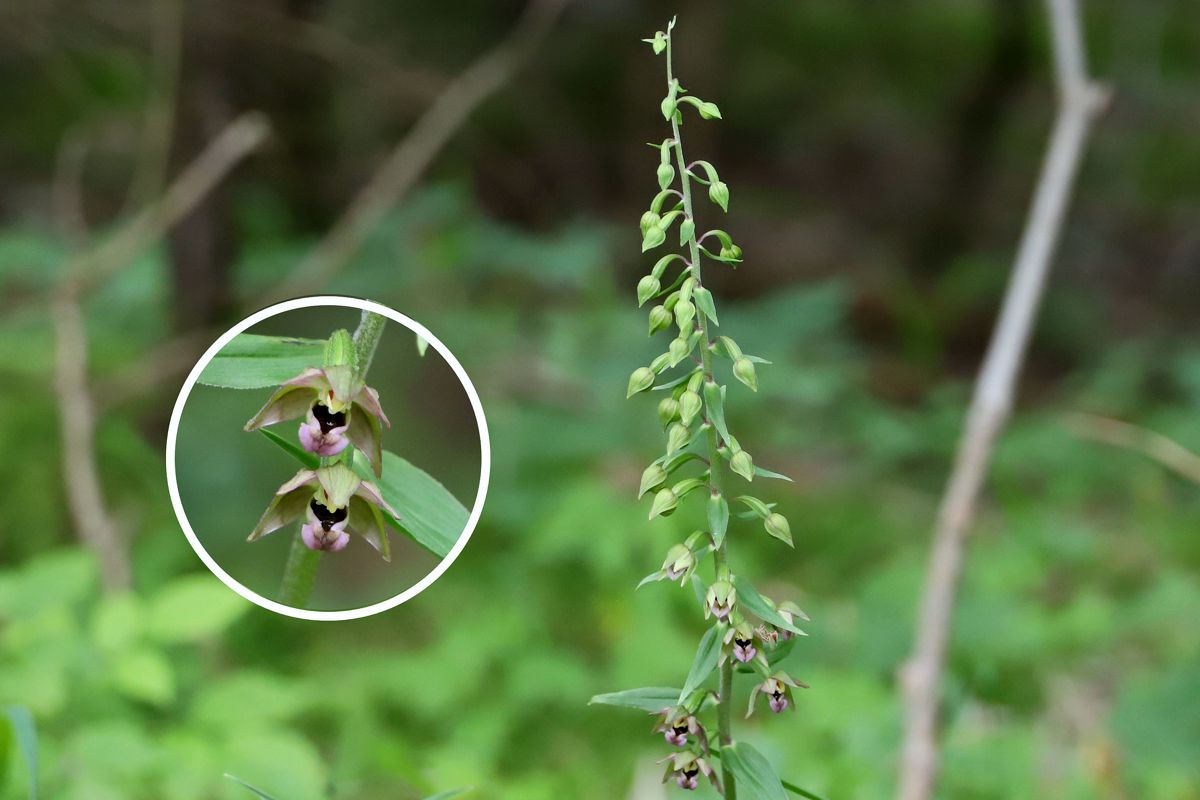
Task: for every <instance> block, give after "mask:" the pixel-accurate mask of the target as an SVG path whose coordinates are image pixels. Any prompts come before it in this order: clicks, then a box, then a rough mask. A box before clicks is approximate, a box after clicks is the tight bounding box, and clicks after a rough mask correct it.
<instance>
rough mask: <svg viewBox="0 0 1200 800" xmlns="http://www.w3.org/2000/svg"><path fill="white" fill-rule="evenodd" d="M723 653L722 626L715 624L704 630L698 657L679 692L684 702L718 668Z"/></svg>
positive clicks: (680, 699)
mask: <svg viewBox="0 0 1200 800" xmlns="http://www.w3.org/2000/svg"><path fill="white" fill-rule="evenodd" d="M720 655H721V626H720V625H713V626H712V627H711V628H709V629H708V630H707V631H705V632H704V636H703V637H701V639H700V646H699V647H697V648H696V658H695V659H694V660H693V661H692V668H691V670H690V671H689V672H688V676H687V680H686V681H684V684H683V689H682V690H681V691H680V692H679V701H678V702H680V703H682V702H683V701H684V700H685V699H686V698H687V696H688V695H690V694H691V693H692V692H694V691H696V690H697V689H699V688H700V686H701V685H702V684H703V683H704V682H705V681H706V680H708V676H709V675H711V674H712V671H713V670H714V669H716V668H717V659H718V658H719V657H720Z"/></svg>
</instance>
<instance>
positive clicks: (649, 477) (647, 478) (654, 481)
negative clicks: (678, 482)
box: [638, 462, 670, 500]
mask: <svg viewBox="0 0 1200 800" xmlns="http://www.w3.org/2000/svg"><path fill="white" fill-rule="evenodd" d="M668 477H670V476H669V475H668V474H667V470H666V469H665V468H664V467H663V465H662V464H659V463H658V462H655V463H653V464H651V465H650V466H648V467H646V470H645V471H644V472H643V473H642V482H641V485H640V486H638V499H639V500H641V499H642V495H644V494H645V493H646V492H648V491H650V490H651V489H656V488H658V487H659V486H662V485H663V484H664V483H665V482H666V480H667V478H668Z"/></svg>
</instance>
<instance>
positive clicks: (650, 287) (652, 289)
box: [637, 275, 661, 308]
mask: <svg viewBox="0 0 1200 800" xmlns="http://www.w3.org/2000/svg"><path fill="white" fill-rule="evenodd" d="M660 288H661V285H660V284H659V282H658V278H656V277H654V276H653V275H646V276H645V277H643V278H642V279H641V280H640V281H638V285H637V298H638V308H641V307H642V306H644V305H645V304H646V301H647V300H649V299H650V298H651V297H654V295H656V294H658V290H659V289H660Z"/></svg>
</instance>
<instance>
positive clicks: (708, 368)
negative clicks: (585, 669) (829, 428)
mask: <svg viewBox="0 0 1200 800" xmlns="http://www.w3.org/2000/svg"><path fill="white" fill-rule="evenodd" d="M672 38H673V32H672V31H669V30H668V32H667V53H666V55H667V90H668V91H670V88H671V85H672V83H673V81H674V73H673V72H672V67H671V42H672ZM671 134H672V136H673V137H674V138H675V160H676V162H677V163H678V169H679V180H680V183H681V184H682V193H683V213H684V216H685V218H686V219H691V220H695V216H694V215H693V214H692V184H691V180H690V179H689V176H688V170H687V161H686V160H685V159H684V157H683V139H682V138H681V137H680V134H679V122H678V120H676V119H675V117H674V115H672V117H671ZM688 251H689V255H690V256H691V262H692V263H691V266H690V267H689V269H690V270H691V272H692V277H693V278H695V279H696V286H700V285H701V282H700V245H699V243H698V242H697V241H696V234H695V233H694V232H693V233H692V237H691V239H690V240H689V241H688ZM696 317H697V319H698V320H699V323H698V324H699V328H700V364H701V369H702V370H703V372H704V380H705V382H706V383H707V382H709V381H715V380H716V379H715V378H714V377H713V365H712V350H711V346H712V342H711V341H710V340H709V338H708V317H707V315H705V314H704V313H703V312H697V314H696ZM717 447H718V442H717V429H716V428H715V427H714V426H713V425H712V424H711V423H710V424H709V426H708V465H709V473H708V485H709V490H710V491H715V492H720V493H721V495H722V496H724V497H726V499H728V496H727V495H725V475H724V464H723V462H722V459H721V454H720V453H719V452H717ZM728 541H729V537H728V536H726V537H725V539H724V540H723V541H722V542H721V546H720V547H718V548H717V549H716V550H714V551H713V567H714V568H715V569H716V571H717V572H718V573H719V572H720V571H721V568H722V567H724V566H726V565H727V564H728V563H729V555H728V552H727V550H726V547H727V543H728ZM718 695H719V701H718V704H717V738H718V740H719V741H720V742H721V744H722V745H729V744H733V659H728V658H727V659H725V663H724V664H722V665H721V673H720V689H719V691H718ZM721 785H722V786H723V787H724V789H725V800H737V781H736V780H735V779H734V777H733V771H732V770H730V769H729V767H727V766H726V765H725V760H724V759H722V760H721Z"/></svg>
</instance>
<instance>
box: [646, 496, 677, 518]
mask: <svg viewBox="0 0 1200 800" xmlns="http://www.w3.org/2000/svg"><path fill="white" fill-rule="evenodd" d="M678 506H679V498H678V497H676V496H675V493H674V492H673V491H671V490H670V489H659V490H658V493H657V494H655V495H654V502H653V503H651V504H650V519H654V518H655V517H669V516H671V514H672V513H673V512H674V511H675V509H676V508H677V507H678Z"/></svg>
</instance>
